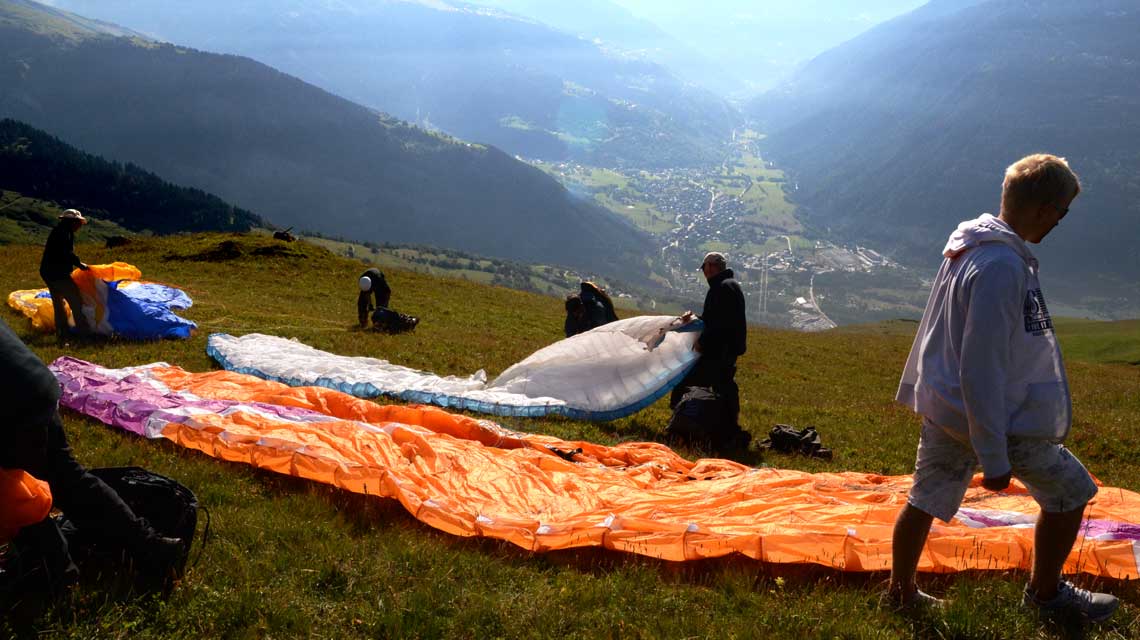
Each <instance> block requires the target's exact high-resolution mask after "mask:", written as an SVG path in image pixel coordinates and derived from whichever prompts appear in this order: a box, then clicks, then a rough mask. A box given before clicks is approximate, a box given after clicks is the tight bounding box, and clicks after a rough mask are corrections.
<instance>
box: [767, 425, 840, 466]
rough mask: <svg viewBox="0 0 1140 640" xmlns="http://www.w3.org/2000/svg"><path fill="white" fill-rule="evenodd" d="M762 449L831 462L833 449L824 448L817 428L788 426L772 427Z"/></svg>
mask: <svg viewBox="0 0 1140 640" xmlns="http://www.w3.org/2000/svg"><path fill="white" fill-rule="evenodd" d="M760 448H762V449H771V450H773V451H779V452H780V453H801V454H803V455H805V456H808V457H811V458H820V459H822V460H831V457H832V456H831V449H828V448H826V447H824V446H823V441H822V440H820V438H819V432H817V431H816V430H815V427H805V428H803V429H796V428H795V427H793V426H791V425H787V424H778V425H776V426H774V427H772V430H771V431H770V432H769V433H768V438H767V439H765V440H764V441H763V442H761V443H760Z"/></svg>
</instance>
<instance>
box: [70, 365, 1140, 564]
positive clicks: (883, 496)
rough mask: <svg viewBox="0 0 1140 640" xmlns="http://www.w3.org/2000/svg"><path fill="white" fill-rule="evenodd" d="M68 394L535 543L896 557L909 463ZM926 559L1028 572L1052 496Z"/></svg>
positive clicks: (1105, 541)
mask: <svg viewBox="0 0 1140 640" xmlns="http://www.w3.org/2000/svg"><path fill="white" fill-rule="evenodd" d="M52 368H53V370H54V371H55V372H56V375H57V376H59V378H60V380H61V382H62V383H63V387H64V397H63V400H62V403H63V404H64V405H66V406H68V407H72V408H75V409H77V410H79V411H82V412H83V413H85V414H87V415H90V416H93V417H96V418H98V419H99V420H102V421H103V422H106V423H107V424H112V425H116V426H118V427H120V428H123V429H126V430H130V431H133V432H135V433H138V434H140V435H144V436H147V437H152V438H159V437H161V438H166V439H169V440H171V441H173V442H175V443H178V444H180V445H182V446H184V447H187V448H190V449H195V450H198V451H201V452H203V453H206V454H207V455H210V456H214V457H216V458H220V459H223V460H229V461H233V462H241V463H244V464H250V465H253V466H255V467H259V468H262V469H267V470H271V471H275V472H278V473H282V474H287V475H292V476H297V477H302V478H308V479H311V480H315V481H318V482H323V483H327V484H330V485H333V486H337V487H341V488H343V489H346V490H349V491H354V492H357V493H364V494H369V495H377V496H381V497H385V498H391V499H395V500H398V501H399V502H400V503H401V504H402V505H403V506H404V507H405V508H406V509H407V510H408V512H409V513H410V514H412V515H413V516H414V517H416V518H417V519H419V520H421V521H422V522H425V523H427V524H429V525H431V526H433V527H435V528H437V529H440V530H442V531H446V532H448V533H451V534H454V535H460V536H487V537H492V538H497V539H500V540H508V541H510V542H512V543H514V544H516V545H518V546H520V547H523V548H526V549H530V550H532V551H536V552H542V551H550V550H554V549H569V548H576V547H604V548H607V549H614V550H619V551H627V552H631V553H638V554H642V555H646V556H652V557H656V558H663V559H668V560H678V561H683V560H695V559H701V558H711V557H718V556H724V555H728V554H732V553H739V554H741V555H744V556H747V557H749V558H754V559H756V560H762V561H765V562H778V563H814V564H820V565H824V566H828V567H833V568H836V569H840V570H844V571H869V570H884V569H889V568H890V562H891V535H892V528H893V523H894V519H895V516H896V514H897V513H898V509H899V508H900V507H901V506H902V505H903V504H904V502H905V500H906V494H907V490H908V489H909V488H910V483H911V478H910V476H881V475H875V474H866V473H854V472H845V473H817V474H812V473H806V472H802V471H790V470H782V469H770V468H759V469H756V468H750V467H746V466H744V465H741V464H738V463H735V462H731V461H728V460H713V459H705V460H697V461H689V460H686V459H684V458H682V457H681V456H679V455H677V454H676V453H675V452H673V451H672V450H670V449H669V448H668V447H665V446H663V445H660V444H656V443H627V444H620V445H616V446H612V447H610V446H603V445H597V444H592V443H587V442H574V441H565V440H560V439H558V438H554V437H550V436H544V435H533V434H525V433H517V432H512V431H509V430H506V429H504V428H502V427H501V426H499V425H497V424H495V423H493V422H490V421H487V420H477V419H475V418H471V417H468V416H462V415H457V414H452V413H448V412H446V411H444V410H443V409H439V408H434V407H426V406H381V405H377V404H374V403H372V402H369V401H365V400H360V399H357V398H354V397H351V396H348V395H345V394H342V393H339V392H336V391H331V390H328V389H324V388H314V387H297V388H291V387H288V386H285V385H282V384H280V383H274V382H267V381H264V380H261V379H257V378H253V377H251V376H246V375H242V374H237V373H231V372H225V371H218V372H210V373H202V374H194V373H187V372H186V371H183V370H182V369H178V368H176V367H169V366H166V365H162V364H156V365H148V366H145V367H136V368H132V369H118V370H115V369H103V368H100V367H97V366H95V365H92V364H90V363H86V362H82V361H78V360H72V359H68V358H61V359H60V360H57V361H56V362H55V363H53V364H52ZM964 504H966V505H968V506H969V508H968V509H962V510H961V511H960V512H959V514H958V516H957V517H956V518H955V519H954V521H953V522H952V523H950V524H948V525H942V524H937V525H936V526H935V527H934V528H933V530H932V532H931V535H930V538H929V540H928V543H927V546H926V550H925V552H924V554H923V556H922V559H921V561H920V569H921V570H923V571H933V572H949V571H960V570H965V569H998V570H1005V569H1015V568H1021V569H1024V568H1028V567H1029V566H1030V562H1031V556H1032V547H1033V528H1032V526H1031V524H1032V522H1033V520H1034V519H1035V516H1036V513H1037V505H1036V503H1035V502H1034V501H1033V499H1032V498H1031V497H1030V496H1029V495H1028V493H1027V492H1026V491H1025V488H1024V487H1023V486H1020V485H1017V484H1015V485H1014V486H1013V487H1012V489H1011V490H1009V491H1007V492H1004V493H1001V494H996V493H991V492H988V491H986V490H984V489H983V488H982V487H981V486H980V482H979V481H978V479H975V482H974V484H973V485H972V486H971V488H970V490H969V492H968V494H967V497H966V500H965V502H964ZM1085 515H1086V518H1087V520H1086V521H1085V523H1084V525H1083V528H1082V536H1081V538H1080V539H1079V540H1078V542H1077V544H1076V545H1075V547H1074V550H1073V553H1072V554H1071V555H1070V557H1069V558H1068V562H1067V564H1066V570H1067V571H1069V572H1087V573H1090V574H1096V575H1102V576H1111V577H1114V578H1136V577H1140V574H1138V572H1137V563H1136V541H1137V540H1138V539H1140V495H1137V494H1135V493H1133V492H1131V491H1127V490H1124V489H1116V488H1113V489H1109V488H1107V487H1106V488H1104V489H1102V491H1101V492H1100V494H1098V496H1097V497H1096V498H1095V499H1094V500H1093V502H1091V503H1090V505H1089V507H1088V509H1087V511H1086V514H1085Z"/></svg>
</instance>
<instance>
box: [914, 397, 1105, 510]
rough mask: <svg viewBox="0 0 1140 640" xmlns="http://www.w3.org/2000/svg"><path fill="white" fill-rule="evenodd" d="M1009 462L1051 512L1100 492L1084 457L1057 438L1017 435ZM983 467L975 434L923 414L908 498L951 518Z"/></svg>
mask: <svg viewBox="0 0 1140 640" xmlns="http://www.w3.org/2000/svg"><path fill="white" fill-rule="evenodd" d="M1009 463H1010V465H1011V466H1012V467H1013V476H1014V477H1015V478H1017V479H1018V480H1020V481H1021V482H1022V483H1023V484H1024V485H1025V487H1026V489H1028V490H1029V494H1030V495H1032V496H1033V499H1034V500H1036V501H1037V504H1038V505H1040V506H1041V510H1042V511H1045V512H1047V513H1064V512H1067V511H1072V510H1073V509H1077V508H1079V507H1083V506H1084V505H1085V504H1086V503H1087V502H1088V501H1089V500H1091V499H1092V497H1093V496H1095V495H1096V492H1097V487H1096V483H1095V482H1093V479H1092V476H1090V475H1089V472H1088V471H1087V470H1086V469H1085V467H1084V465H1082V464H1081V461H1080V460H1077V458H1076V457H1075V456H1073V454H1072V453H1070V452H1069V450H1068V449H1066V448H1065V447H1064V445H1061V444H1058V443H1056V442H1050V441H1048V440H1040V439H1029V438H1016V437H1011V438H1010V439H1009ZM977 466H978V457H977V455H976V454H975V453H974V448H973V447H972V446H971V445H970V439H969V436H967V435H966V434H964V433H959V432H957V431H955V430H953V429H949V428H946V427H940V426H938V425H936V424H933V423H932V422H930V421H929V420H926V419H923V421H922V435H921V437H920V438H919V441H918V457H917V460H915V463H914V486H912V487H911V490H910V495H909V496H908V498H907V502H908V503H910V505H911V506H913V507H915V508H917V509H920V510H922V511H924V512H926V513H929V514H930V515H932V516H934V517H936V518H938V519H939V520H942V521H943V522H950V519H951V518H953V517H954V514H955V513H957V512H958V507H959V506H961V504H962V498H963V497H965V495H966V489H967V488H969V485H970V479H971V478H973V476H974V470H975V469H976V468H977Z"/></svg>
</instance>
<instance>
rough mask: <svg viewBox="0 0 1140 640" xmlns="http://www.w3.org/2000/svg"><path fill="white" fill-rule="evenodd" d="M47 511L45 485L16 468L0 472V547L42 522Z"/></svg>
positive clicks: (46, 488)
mask: <svg viewBox="0 0 1140 640" xmlns="http://www.w3.org/2000/svg"><path fill="white" fill-rule="evenodd" d="M50 511H51V490H50V489H48V485H47V483H46V482H44V481H42V480H38V479H36V478H34V477H32V476H31V475H29V474H28V473H27V472H26V471H22V470H20V469H0V544H3V543H5V542H8V541H10V540H11V539H12V538H14V537H16V533H17V532H19V531H20V529H22V528H24V527H26V526H28V525H30V524H35V523H37V522H39V521H40V520H43V519H44V518H46V517H47V515H48V513H49V512H50Z"/></svg>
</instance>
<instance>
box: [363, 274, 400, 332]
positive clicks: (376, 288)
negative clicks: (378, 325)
mask: <svg viewBox="0 0 1140 640" xmlns="http://www.w3.org/2000/svg"><path fill="white" fill-rule="evenodd" d="M358 284H359V285H360V295H359V296H357V297H356V317H357V320H358V321H359V322H360V328H361V329H367V328H368V318H369V314H368V312H369V311H372V310H373V309H379V308H387V306H388V301H389V300H390V299H391V298H392V290H391V289H390V288H389V287H388V281H387V280H385V279H384V274H383V273H382V272H381V271H380V270H379V269H377V268H376V267H372V268H371V269H369V270H367V271H365V272H364V273H363V274H361V275H360V279H359V280H358ZM373 296H375V297H376V306H375V307H373V306H372V297H373Z"/></svg>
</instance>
